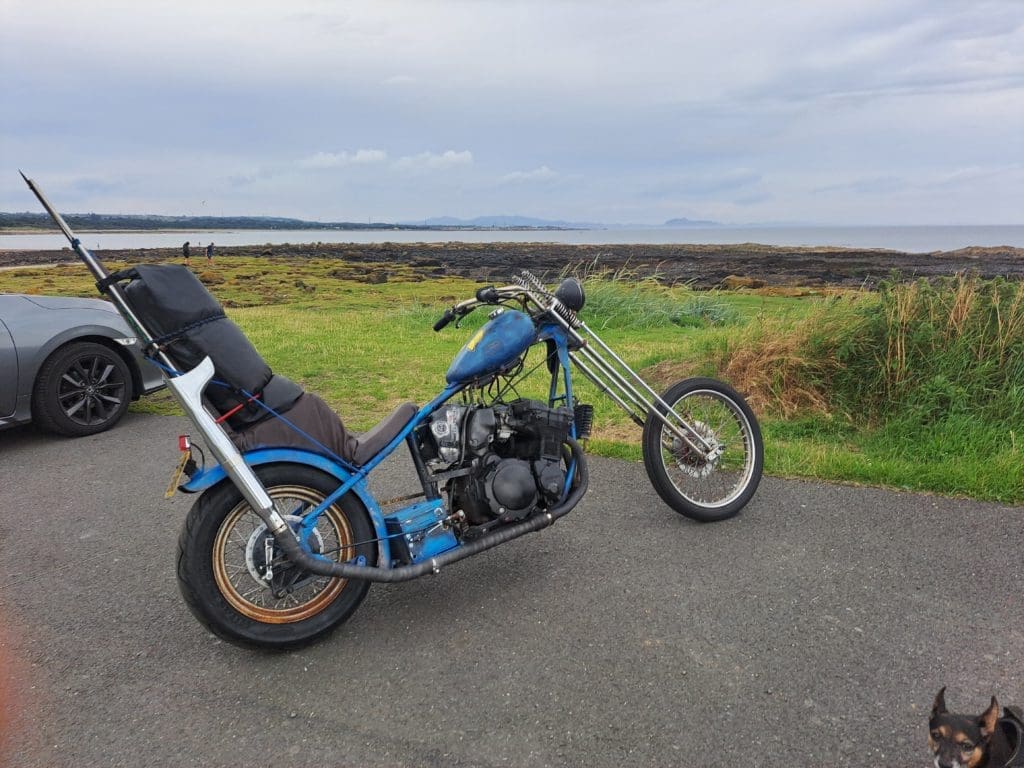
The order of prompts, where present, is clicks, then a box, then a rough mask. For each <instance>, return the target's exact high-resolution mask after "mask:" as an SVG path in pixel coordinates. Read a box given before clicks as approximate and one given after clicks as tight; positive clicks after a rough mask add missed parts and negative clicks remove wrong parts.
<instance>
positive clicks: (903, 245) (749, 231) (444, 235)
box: [0, 226, 1024, 257]
mask: <svg viewBox="0 0 1024 768" xmlns="http://www.w3.org/2000/svg"><path fill="white" fill-rule="evenodd" d="M78 235H79V237H80V238H81V240H82V243H83V244H84V245H85V246H86V247H87V248H90V249H94V250H103V249H119V250H123V249H132V248H172V247H181V245H182V244H183V243H184V242H185V241H186V240H188V241H189V243H190V245H191V248H192V255H193V256H196V257H201V256H203V249H204V248H205V247H206V244H207V243H209V242H211V241H212V242H214V243H216V245H219V246H220V245H222V246H232V245H257V246H258V245H280V244H283V243H292V244H296V245H297V244H306V243H316V242H321V243H359V244H365V243H384V242H391V243H445V242H459V243H500V242H505V243H567V244H590V245H598V244H603V243H607V244H624V243H646V244H652V245H653V244H686V243H690V244H699V243H706V244H724V245H728V244H736V243H760V244H762V245H780V246H835V247H843V248H887V249H891V250H895V251H906V252H908V253H930V252H932V251H953V250H957V249H958V248H966V247H969V246H999V245H1008V246H1015V247H1018V248H1024V226H907V227H893V226H890V227H796V226H786V227H781V226H779V227H736V228H727V227H710V228H706V229H704V228H686V229H668V228H662V227H651V228H644V229H555V230H551V229H527V230H521V229H520V230H506V229H460V230H451V229H429V230H427V229H419V230H407V229H394V230H381V229H375V230H337V229H332V230H318V229H302V230H197V231H174V232H160V231H154V232H79V233H78ZM67 244H68V243H67V240H66V239H65V238H64V237H63V236H62V235H59V234H32V235H0V250H36V251H42V250H56V249H60V248H63V247H66V246H67Z"/></svg>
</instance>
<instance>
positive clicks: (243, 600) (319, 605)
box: [213, 486, 353, 624]
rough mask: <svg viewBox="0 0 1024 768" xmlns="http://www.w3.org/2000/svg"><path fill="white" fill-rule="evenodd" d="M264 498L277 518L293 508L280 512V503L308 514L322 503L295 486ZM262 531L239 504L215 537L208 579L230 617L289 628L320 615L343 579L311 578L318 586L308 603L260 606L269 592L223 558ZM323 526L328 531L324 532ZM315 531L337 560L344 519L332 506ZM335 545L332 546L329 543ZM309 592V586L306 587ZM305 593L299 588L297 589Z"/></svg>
mask: <svg viewBox="0 0 1024 768" xmlns="http://www.w3.org/2000/svg"><path fill="white" fill-rule="evenodd" d="M269 493H270V497H271V499H273V500H274V505H275V506H276V507H278V512H280V513H281V514H288V513H289V509H290V508H292V507H294V503H292V504H289V505H284V506H286V508H285V509H284V510H283V511H282V510H281V506H282V505H281V504H280V502H283V501H285V500H287V501H290V502H302V503H305V504H308V505H309V509H312V508H313V507H315V506H316V505H318V504H320V503H321V502H322V501H323V500H324V496H323V495H321V494H318V493H317V492H316V491H313V490H311V489H309V488H303V487H301V486H277V487H274V488H270V489H269ZM262 525H263V522H262V521H261V520H260V519H259V517H258V516H257V515H256V513H255V512H253V511H252V508H251V507H250V506H249V504H248V502H246V501H242V502H240V503H239V504H238V506H236V507H235V508H234V509H232V510H231V511H230V512H229V513H228V514H227V517H225V518H224V522H223V523H221V525H220V528H219V529H218V531H217V537H216V538H215V539H214V542H213V577H214V580H215V581H216V583H217V589H219V590H220V593H221V595H223V596H224V599H225V600H227V601H228V604H229V605H231V607H232V608H234V609H235V610H236V611H238V612H239V613H240V614H242V615H243V616H245V617H246V618H249V619H252V620H253V621H259V622H261V623H264V624H292V623H295V622H297V621H303V620H304V619H308V618H310V617H311V616H315V615H316V614H318V613H320V612H321V611H323V610H324V609H325V608H327V606H329V605H330V604H331V603H333V602H334V601H335V600H336V599H337V598H338V596H339V595H340V594H341V592H342V591H343V590H344V589H345V585H346V584H347V583H348V580H347V579H342V578H330V577H326V576H324V577H317V578H316V579H314V580H313V582H312V584H320V583H321V582H323V586H322V587H320V588H318V589H316V590H314V592H313V594H312V595H311V597H310V598H309V599H308V600H305V601H301V602H300V601H299V600H298V599H297V598H294V597H292V596H291V595H286V596H285V597H284V598H282V599H277V600H275V605H266V604H264V603H263V600H264V599H266V598H267V597H268V596H270V597H271V599H273V596H272V593H271V592H270V588H269V586H268V585H267V584H265V583H262V584H261V583H260V582H258V581H257V580H256V579H255V578H254V577H253V576H252V574H251V573H249V571H248V569H247V568H246V566H245V563H244V559H243V562H242V563H237V562H229V559H228V557H227V553H228V552H229V551H234V550H236V549H237V548H239V547H241V548H242V549H243V555H244V549H245V547H246V546H247V544H242V542H247V541H248V539H249V537H250V536H251V534H252V533H253V531H255V530H257V529H258V528H259V527H261V526H262ZM240 526H241V528H240ZM325 526H326V527H327V528H329V529H330V530H329V531H327V530H324V528H325ZM316 530H317V531H320V532H321V534H326V535H327V541H329V542H330V543H329V544H327V546H326V548H327V549H334V548H335V547H337V551H336V552H335V553H334V557H335V559H336V560H337V559H340V558H341V557H342V556H343V554H342V553H344V552H346V551H347V550H348V549H349V548H351V545H352V543H353V536H352V528H351V527H350V526H349V523H348V519H347V518H346V517H345V515H344V513H343V512H342V511H341V509H339V508H338V506H337V505H336V504H332V505H331V506H330V507H328V508H327V510H326V511H325V512H324V513H323V515H322V516H321V517H320V520H319V521H318V523H317V528H316ZM335 542H336V543H335ZM307 586H309V585H307ZM303 589H305V587H303ZM290 599H291V600H294V601H295V604H294V605H290V606H289V605H288V602H289V600H290Z"/></svg>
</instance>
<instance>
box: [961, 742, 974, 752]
mask: <svg viewBox="0 0 1024 768" xmlns="http://www.w3.org/2000/svg"><path fill="white" fill-rule="evenodd" d="M960 749H962V750H963V751H964V752H970V751H971V750H973V749H974V745H973V744H971V742H969V741H961V742H960Z"/></svg>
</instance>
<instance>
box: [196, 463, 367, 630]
mask: <svg viewBox="0 0 1024 768" xmlns="http://www.w3.org/2000/svg"><path fill="white" fill-rule="evenodd" d="M256 475H257V476H258V477H259V479H260V482H262V483H263V485H264V487H265V488H266V489H267V493H269V494H270V498H271V499H273V500H274V505H275V508H276V509H277V511H278V513H279V514H280V515H281V516H282V517H283V518H284V519H285V520H286V521H288V522H289V523H292V524H297V523H298V522H299V521H300V520H301V519H302V518H303V517H304V516H305V515H306V514H308V513H309V512H311V511H312V510H313V509H314V508H315V507H316V506H318V505H319V504H320V503H321V502H322V501H323V500H324V499H325V498H327V496H329V495H330V494H331V493H333V492H334V491H335V490H337V488H338V485H339V483H338V481H337V479H335V478H333V477H331V476H330V475H327V474H325V473H323V472H320V471H319V470H316V469H313V468H311V467H306V466H302V465H294V464H274V465H268V466H265V467H259V468H258V469H257V470H256ZM375 538H376V535H375V533H374V528H373V524H372V523H371V521H370V517H369V514H368V513H367V512H366V509H365V507H364V506H363V504H362V502H361V501H360V500H359V499H358V497H356V495H355V494H354V493H347V494H345V496H343V497H342V498H341V499H340V500H339V501H337V502H335V503H334V504H332V505H331V506H330V507H328V509H327V510H326V511H325V512H324V513H323V515H322V516H321V517H320V520H319V521H318V523H317V526H316V528H315V529H314V532H313V536H312V537H311V546H312V547H313V549H314V551H315V552H318V553H319V554H322V555H325V556H327V557H329V558H330V559H332V560H335V561H336V562H346V561H349V560H352V559H354V558H357V557H360V556H361V557H363V558H365V560H366V563H367V565H376V563H377V545H376V543H375ZM282 557H283V556H282V554H281V552H280V550H279V549H278V548H277V546H276V544H275V543H274V541H273V536H272V535H271V534H270V533H269V532H267V530H266V526H264V525H263V522H262V520H261V519H260V518H259V517H258V516H257V515H256V513H255V512H254V511H253V510H252V508H251V507H250V506H249V504H248V502H246V501H245V499H243V498H242V495H241V494H240V493H239V492H238V489H237V488H235V486H234V484H233V483H231V482H230V481H224V482H222V483H220V484H218V485H216V486H214V487H213V488H210V489H208V490H207V491H205V492H204V493H203V495H202V496H201V497H200V498H199V500H198V501H197V502H196V503H195V504H194V505H193V506H192V509H191V510H190V511H189V514H188V517H187V518H186V520H185V526H184V528H183V529H182V532H181V536H180V538H179V541H178V585H179V587H180V588H181V594H182V596H183V597H184V598H185V603H186V604H187V605H188V607H189V609H190V610H191V611H192V613H193V615H195V617H196V618H197V619H198V620H199V621H200V623H202V624H203V625H204V626H205V627H206V628H207V629H209V630H210V631H211V632H213V633H214V634H216V635H217V636H218V637H221V638H223V639H225V640H227V641H229V642H232V643H235V644H237V645H242V646H247V647H258V648H266V649H275V650H281V649H287V648H295V647H299V646H302V645H306V644H308V643H311V642H313V641H314V640H317V639H319V638H321V637H323V636H325V635H327V634H328V633H330V632H331V631H332V630H333V629H335V628H336V627H337V626H338V625H339V624H341V623H343V622H344V621H345V620H346V619H348V618H349V617H350V616H351V615H352V613H354V612H355V610H356V608H358V607H359V604H360V603H362V601H363V598H365V597H366V593H367V591H368V590H369V588H370V583H369V582H368V581H364V580H362V579H341V578H331V577H328V576H317V575H314V574H310V573H308V572H305V571H300V570H299V569H297V568H296V567H295V566H293V565H291V564H290V563H289V562H288V561H287V560H282ZM268 562H269V563H270V565H271V568H272V577H271V579H270V581H269V582H268V581H267V579H266V572H267V564H268Z"/></svg>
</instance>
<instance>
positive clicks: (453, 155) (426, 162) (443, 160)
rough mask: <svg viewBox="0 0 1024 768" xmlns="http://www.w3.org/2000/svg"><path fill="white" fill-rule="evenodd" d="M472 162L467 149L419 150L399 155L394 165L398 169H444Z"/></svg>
mask: <svg viewBox="0 0 1024 768" xmlns="http://www.w3.org/2000/svg"><path fill="white" fill-rule="evenodd" d="M472 164H473V153H472V152H470V151H469V150H468V149H464V150H462V151H461V152H456V151H455V150H454V149H449V150H446V151H444V152H442V153H441V154H435V153H434V152H420V153H419V154H418V155H407V156H405V157H400V158H398V160H396V161H395V163H394V167H395V168H398V169H399V170H444V169H448V168H456V167H458V166H468V165H472Z"/></svg>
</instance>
